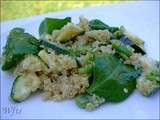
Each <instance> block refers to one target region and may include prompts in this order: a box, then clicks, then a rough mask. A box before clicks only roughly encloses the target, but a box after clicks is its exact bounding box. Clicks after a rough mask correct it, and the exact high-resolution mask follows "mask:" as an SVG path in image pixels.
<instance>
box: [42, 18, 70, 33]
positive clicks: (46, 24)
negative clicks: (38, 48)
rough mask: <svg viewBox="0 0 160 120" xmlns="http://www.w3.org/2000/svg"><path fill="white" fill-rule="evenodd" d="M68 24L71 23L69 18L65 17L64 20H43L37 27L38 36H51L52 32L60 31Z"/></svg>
mask: <svg viewBox="0 0 160 120" xmlns="http://www.w3.org/2000/svg"><path fill="white" fill-rule="evenodd" d="M68 22H71V18H70V17H66V18H64V19H57V18H45V19H44V20H43V21H42V22H41V24H40V26H39V35H40V36H41V35H42V34H51V33H52V31H53V30H58V29H61V28H62V27H63V26H64V25H66V24H67V23H68Z"/></svg>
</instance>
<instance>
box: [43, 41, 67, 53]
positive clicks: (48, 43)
mask: <svg viewBox="0 0 160 120" xmlns="http://www.w3.org/2000/svg"><path fill="white" fill-rule="evenodd" d="M40 43H41V45H44V47H47V48H51V49H53V50H54V51H55V52H56V53H57V54H69V51H68V50H66V49H63V48H60V47H58V46H56V45H54V44H53V43H51V42H49V41H46V40H41V42H40Z"/></svg>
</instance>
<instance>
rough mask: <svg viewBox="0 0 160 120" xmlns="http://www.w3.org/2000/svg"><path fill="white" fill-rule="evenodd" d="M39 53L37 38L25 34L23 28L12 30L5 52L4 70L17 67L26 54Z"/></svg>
mask: <svg viewBox="0 0 160 120" xmlns="http://www.w3.org/2000/svg"><path fill="white" fill-rule="evenodd" d="M38 51H39V41H38V40H37V39H36V38H35V37H33V36H32V35H30V34H28V33H25V32H24V29H22V28H14V29H12V30H11V32H10V34H9V36H8V39H7V43H6V46H5V48H4V52H3V56H4V61H3V62H4V63H3V65H2V70H9V69H11V68H12V67H14V66H16V65H17V63H18V62H19V61H20V60H21V59H23V57H24V55H25V54H36V53H37V52H38Z"/></svg>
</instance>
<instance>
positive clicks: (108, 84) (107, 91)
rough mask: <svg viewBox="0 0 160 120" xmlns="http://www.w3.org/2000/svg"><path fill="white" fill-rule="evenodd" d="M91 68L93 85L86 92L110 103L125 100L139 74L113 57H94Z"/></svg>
mask: <svg viewBox="0 0 160 120" xmlns="http://www.w3.org/2000/svg"><path fill="white" fill-rule="evenodd" d="M94 64H95V65H94V68H93V79H94V81H93V83H92V85H91V86H90V87H89V89H88V92H89V93H92V94H96V95H98V96H100V97H103V98H105V99H106V101H110V102H120V101H123V100H125V99H126V98H127V97H128V96H129V95H130V94H131V93H132V92H133V90H134V89H135V87H136V78H137V77H138V76H139V74H140V73H141V71H140V70H135V69H134V68H133V67H132V66H128V65H125V64H123V63H122V61H121V60H120V59H118V58H117V57H115V56H114V55H111V54H109V55H100V56H96V57H95V60H94Z"/></svg>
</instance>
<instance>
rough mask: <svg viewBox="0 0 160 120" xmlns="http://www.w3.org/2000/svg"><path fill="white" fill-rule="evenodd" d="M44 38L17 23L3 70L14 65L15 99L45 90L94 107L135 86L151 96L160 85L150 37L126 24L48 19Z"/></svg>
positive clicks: (46, 95) (52, 95) (120, 97)
mask: <svg viewBox="0 0 160 120" xmlns="http://www.w3.org/2000/svg"><path fill="white" fill-rule="evenodd" d="M39 36H40V37H39V38H38V39H37V38H35V37H34V36H32V35H31V34H29V33H26V32H25V30H24V29H23V28H13V29H12V30H11V31H10V33H9V36H8V39H7V43H6V45H5V47H4V51H3V64H2V70H3V71H8V70H12V72H13V74H14V76H15V80H14V82H13V85H12V90H11V94H10V97H11V99H12V100H13V101H14V102H22V101H24V100H27V99H29V96H31V95H32V93H34V92H37V91H41V92H40V93H42V96H43V98H44V100H55V101H61V100H65V99H75V102H76V104H77V106H78V107H80V108H84V109H87V110H93V109H95V108H97V107H98V106H100V105H102V104H104V103H107V102H114V103H115V102H116V103H117V102H122V101H124V100H126V99H127V98H128V97H129V96H130V95H131V94H132V93H133V91H134V90H135V89H137V90H138V91H140V93H141V94H142V95H144V96H151V95H152V94H153V93H155V92H156V91H158V90H159V88H160V72H159V69H160V62H159V61H156V60H153V59H151V58H149V57H147V55H146V51H145V49H144V41H143V40H141V39H140V38H139V37H137V36H135V35H133V34H131V33H130V32H129V31H127V29H126V28H125V27H123V26H120V27H113V26H109V25H107V24H105V23H104V22H102V21H101V20H99V19H93V20H88V19H86V18H84V17H83V16H81V17H80V22H79V23H78V24H75V23H73V22H72V20H71V18H70V17H66V18H64V19H58V18H45V19H44V20H43V21H42V22H41V24H40V26H39Z"/></svg>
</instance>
